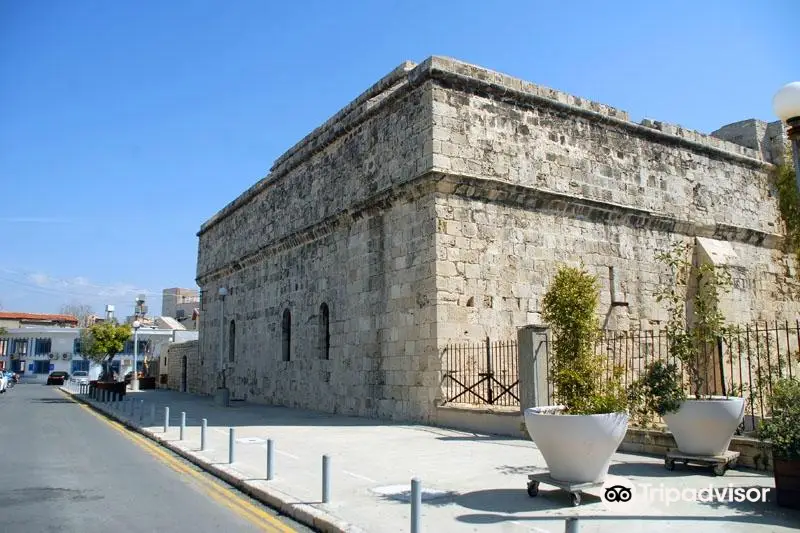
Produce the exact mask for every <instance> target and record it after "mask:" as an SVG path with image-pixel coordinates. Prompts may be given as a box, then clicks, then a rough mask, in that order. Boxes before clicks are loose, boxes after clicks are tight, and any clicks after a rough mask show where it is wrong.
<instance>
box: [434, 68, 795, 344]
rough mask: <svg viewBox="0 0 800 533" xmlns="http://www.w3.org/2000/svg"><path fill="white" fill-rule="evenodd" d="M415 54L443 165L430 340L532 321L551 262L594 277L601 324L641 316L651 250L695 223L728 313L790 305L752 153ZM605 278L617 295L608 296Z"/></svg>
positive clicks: (764, 312)
mask: <svg viewBox="0 0 800 533" xmlns="http://www.w3.org/2000/svg"><path fill="white" fill-rule="evenodd" d="M428 68H430V69H431V71H432V76H433V77H434V78H435V79H436V81H437V84H436V85H435V86H434V88H433V117H432V121H433V124H434V129H433V150H434V165H435V170H436V171H439V172H441V173H442V174H443V175H444V176H445V178H444V179H442V180H441V181H440V182H439V184H438V190H439V191H440V194H438V195H437V200H436V211H437V228H438V233H437V239H436V248H437V259H438V260H437V265H436V272H437V290H438V297H437V301H438V303H439V308H438V310H437V332H438V334H439V341H440V348H441V345H442V344H443V343H447V342H452V341H455V340H465V339H470V340H479V339H483V338H484V337H485V336H487V335H488V336H490V337H493V338H505V339H513V338H515V336H516V334H515V330H516V328H517V327H519V326H521V325H524V324H529V323H537V322H539V321H540V318H539V312H540V310H541V309H540V306H541V299H542V297H543V295H544V293H545V291H546V289H547V287H548V286H549V283H550V280H551V279H552V277H553V276H554V275H555V272H556V271H557V269H558V266H559V264H562V263H569V264H574V265H576V264H579V263H581V262H582V263H584V264H585V265H586V266H587V267H588V268H589V269H590V270H591V271H592V272H594V273H595V274H597V275H598V277H599V278H600V280H601V283H602V286H603V291H602V298H601V306H602V307H601V311H602V316H601V319H602V321H603V324H604V325H605V326H607V327H610V328H636V329H638V328H639V327H640V326H642V325H644V326H645V327H649V325H651V324H652V322H658V321H661V320H664V319H665V318H666V316H665V313H664V309H663V308H662V307H661V306H659V305H658V304H657V303H656V301H655V297H654V292H655V290H656V288H657V287H658V286H659V283H660V280H661V279H663V276H664V274H665V271H664V269H663V268H662V267H661V265H659V264H658V263H657V262H656V261H655V259H654V256H655V254H656V253H658V252H659V251H663V250H666V249H667V248H668V247H669V246H670V243H672V242H676V241H686V242H693V241H694V237H696V236H700V237H705V238H708V239H711V240H717V241H723V242H727V241H730V243H729V244H726V245H727V246H729V247H730V248H731V249H732V250H733V255H732V257H731V258H729V260H728V263H727V264H729V266H732V267H734V277H735V279H734V281H735V284H734V288H733V291H732V293H731V295H730V296H729V297H727V298H726V299H725V301H724V302H723V304H724V308H725V312H726V316H727V318H728V319H729V320H731V321H734V322H748V321H752V320H756V319H759V320H763V319H774V318H776V317H785V316H794V313H796V312H797V310H798V307H797V305H796V304H795V303H793V302H792V298H791V296H790V293H791V291H792V290H796V284H795V283H793V282H792V281H791V280H789V279H787V278H786V274H787V273H788V272H790V271H791V270H792V268H793V267H792V264H791V261H790V259H789V258H787V257H784V255H783V254H782V253H781V252H780V250H779V249H778V247H779V244H780V232H781V221H780V218H779V213H778V209H777V204H776V201H775V198H774V197H773V196H772V194H773V191H772V190H771V188H770V186H769V180H768V170H769V166H768V165H766V164H764V162H763V161H762V160H761V157H762V154H761V153H760V152H757V151H755V150H749V149H747V148H744V147H741V146H738V145H734V144H732V143H729V142H726V141H722V140H719V139H715V138H711V137H704V136H701V135H699V134H696V133H694V132H688V131H686V130H681V129H679V128H677V127H674V126H669V125H665V124H661V123H658V125H657V128H656V124H654V123H651V122H648V124H649V126H647V127H645V126H641V125H636V124H633V123H630V122H627V121H625V120H620V118H619V117H620V116H621V115H620V114H619V113H616V112H614V111H613V110H609V109H604V108H599V109H597V112H593V111H592V110H591V108H592V105H591V104H590V103H586V102H585V101H580V100H577V101H576V100H570V99H563V98H557V99H556V101H551V102H544V101H542V100H541V99H537V98H539V97H538V95H541V92H542V91H541V90H539V91H537V90H535V89H529V88H526V87H525V84H524V83H522V84H520V83H519V82H518V80H513V79H510V78H508V77H505V76H502V75H499V74H496V73H491V72H489V71H485V70H483V69H479V68H477V67H472V66H470V65H463V64H457V63H453V62H452V61H449V60H443V59H439V58H434V59H432V60H430V61H429V65H428ZM498 87H500V88H503V87H506V88H507V89H508V90H507V91H502V90H501V89H499V88H498ZM515 91H516V92H515ZM558 100H560V101H558ZM762 133H763V132H762ZM612 272H613V283H612ZM612 285H614V290H615V292H616V293H617V296H618V297H617V300H619V301H625V302H626V303H627V304H628V305H627V306H615V307H612V306H611V296H612Z"/></svg>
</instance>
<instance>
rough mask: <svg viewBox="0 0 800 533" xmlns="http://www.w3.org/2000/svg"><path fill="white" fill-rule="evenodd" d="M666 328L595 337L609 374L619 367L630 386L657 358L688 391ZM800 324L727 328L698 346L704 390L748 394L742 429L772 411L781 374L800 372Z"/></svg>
mask: <svg viewBox="0 0 800 533" xmlns="http://www.w3.org/2000/svg"><path fill="white" fill-rule="evenodd" d="M669 342H670V340H669V336H668V335H667V333H666V331H664V330H661V331H650V330H648V331H604V332H602V334H601V335H600V337H599V338H598V341H597V344H596V346H597V350H598V353H601V354H603V353H604V354H605V355H606V361H607V365H606V370H607V372H606V377H607V378H610V376H611V375H612V372H613V371H614V369H615V368H616V369H618V370H619V371H621V376H622V381H623V384H624V385H626V386H627V385H630V384H631V383H632V382H633V381H634V380H636V379H637V378H638V377H639V376H640V375H642V373H643V372H644V370H645V368H646V367H647V365H649V364H651V363H653V362H654V361H659V360H660V361H665V362H668V363H675V364H676V365H677V366H678V368H679V369H680V371H681V373H682V375H683V378H684V382H685V383H687V389H686V392H687V393H689V394H691V393H692V392H693V388H692V387H691V386H690V385H688V384H689V380H690V376H689V374H688V372H687V369H686V368H684V366H683V365H682V364H681V362H680V361H678V360H675V359H674V358H673V357H671V356H670V355H669ZM799 350H800V322H798V321H795V322H794V323H791V322H788V321H784V322H759V323H754V324H748V325H743V326H733V327H729V328H728V329H727V330H726V332H725V333H724V334H723V335H721V336H720V337H718V338H717V339H716V342H714V343H711V344H709V345H707V346H703V347H701V349H700V350H699V352H700V353H699V360H698V369H699V374H700V378H701V379H702V385H701V386H700V387H698V388H699V392H700V393H701V394H710V395H720V396H725V395H730V396H742V397H744V398H745V401H746V407H745V419H744V421H743V423H742V428H741V429H742V430H743V431H752V430H753V429H755V428H756V427H758V423H759V421H760V420H761V419H763V418H764V417H766V416H769V415H770V411H769V404H768V398H769V395H770V393H771V392H772V386H773V384H774V383H775V381H776V380H778V379H779V378H781V377H797V376H798V375H800V351H799Z"/></svg>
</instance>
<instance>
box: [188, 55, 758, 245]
mask: <svg viewBox="0 0 800 533" xmlns="http://www.w3.org/2000/svg"><path fill="white" fill-rule="evenodd" d="M428 80H432V81H434V82H435V83H438V84H440V85H442V86H444V87H450V88H453V89H454V90H462V91H470V92H473V93H475V94H480V95H482V96H486V97H489V98H492V99H494V100H497V101H501V102H507V103H510V104H512V105H516V106H520V107H529V108H535V107H544V108H548V109H552V110H554V111H556V112H560V113H564V114H569V115H572V116H576V117H581V118H584V119H586V120H590V121H592V122H596V123H601V124H607V125H609V126H612V127H616V128H619V129H621V130H623V131H626V132H627V133H629V134H632V135H636V136H638V137H642V138H645V139H649V140H652V141H654V142H657V143H662V144H665V145H671V146H678V147H682V148H686V149H689V150H691V151H694V152H698V153H703V154H706V155H708V156H710V157H714V158H718V159H726V160H729V161H733V162H735V163H738V164H742V165H746V166H748V167H751V168H756V169H761V170H764V169H769V168H772V165H771V164H769V163H766V162H764V161H762V160H760V159H758V158H757V152H755V151H754V150H750V149H748V148H745V147H742V146H739V145H736V144H733V143H730V142H727V141H722V140H720V139H716V138H714V137H711V136H707V135H702V134H699V133H696V132H693V131H690V130H685V129H683V128H680V127H678V126H672V125H669V124H662V123H660V122H655V123H653V124H654V127H649V126H644V125H641V124H636V123H634V122H630V121H629V120H627V114H626V113H625V112H622V111H618V110H616V109H614V108H611V107H609V106H605V105H603V104H598V103H596V102H591V101H588V100H584V99H581V98H577V97H574V96H572V95H569V94H566V93H563V92H560V91H555V90H553V89H548V88H545V87H541V86H538V85H535V84H532V83H528V82H525V81H523V80H520V79H517V78H513V77H511V76H507V75H505V74H500V73H497V72H494V71H491V70H488V69H485V68H482V67H477V66H475V65H470V64H468V63H464V62H461V61H457V60H454V59H450V58H446V57H438V56H432V57H429V58H428V59H426V60H425V61H423V62H422V63H420V64H419V65H415V64H414V63H412V62H410V61H406V62H404V63H402V64H401V65H400V66H398V67H397V68H395V69H394V70H392V71H391V72H390V73H389V74H387V75H386V76H384V77H383V78H382V79H381V80H379V81H378V82H377V83H375V84H374V85H373V86H372V87H370V88H369V89H367V90H366V91H365V92H364V93H362V94H361V95H360V96H359V97H358V98H356V99H355V100H353V101H352V102H351V103H350V104H348V105H347V106H345V107H344V108H342V109H341V110H340V111H339V112H337V113H336V114H335V115H333V116H332V117H331V118H330V119H329V120H327V121H326V122H325V123H324V124H322V125H320V126H319V127H317V128H316V129H315V130H314V131H312V132H311V133H310V134H308V135H307V136H305V137H304V138H303V139H302V140H300V141H299V142H298V143H296V144H295V145H294V146H293V147H292V148H290V149H289V150H288V151H287V152H286V153H284V154H283V155H281V156H280V157H279V158H278V159H276V161H275V163H274V165H273V166H272V168H271V170H270V174H269V175H267V176H266V177H265V178H263V179H261V180H259V181H258V182H257V183H256V184H254V185H253V186H252V187H250V188H249V189H247V190H246V191H245V192H244V193H242V194H241V195H240V196H239V197H238V198H236V199H234V200H233V201H232V202H230V203H229V204H228V205H226V206H225V207H224V208H222V209H221V210H220V211H219V212H217V213H216V214H214V215H213V216H212V217H211V218H210V219H209V220H208V221H206V222H205V223H204V224H203V225H202V226H201V227H200V230H199V231H198V232H197V236H198V237H199V236H202V235H203V234H204V233H205V232H206V231H208V230H209V229H211V228H212V227H214V226H215V225H216V224H218V223H219V222H221V221H222V220H224V219H225V218H227V217H228V216H230V215H231V214H233V213H234V212H235V211H236V210H238V209H239V208H241V207H243V206H245V205H246V204H247V203H248V202H250V201H251V200H252V199H253V198H254V197H255V196H257V195H258V194H260V193H262V192H263V191H264V190H266V189H268V188H269V187H270V186H272V185H274V184H275V182H276V181H277V180H279V179H280V178H281V177H283V176H285V175H286V174H288V173H289V172H291V171H292V170H293V169H295V168H297V166H299V165H300V164H302V163H303V162H304V161H307V160H308V159H309V158H311V157H313V156H314V155H315V154H316V153H318V152H320V151H322V150H324V149H325V148H326V147H327V146H329V145H330V144H331V143H333V142H334V141H336V140H337V139H338V138H340V137H341V136H343V135H346V134H348V133H350V132H351V131H353V130H354V129H356V128H357V127H358V126H359V125H360V124H362V123H363V122H364V121H365V120H367V119H369V118H370V117H371V116H374V115H375V114H376V113H377V112H378V111H379V110H381V109H382V108H383V107H384V106H385V105H387V104H388V103H390V102H392V101H394V100H395V99H397V98H399V97H400V96H402V95H404V94H406V93H407V92H408V91H409V90H412V89H413V88H415V87H418V86H420V85H422V84H423V83H425V82H426V81H428ZM659 128H660V129H659Z"/></svg>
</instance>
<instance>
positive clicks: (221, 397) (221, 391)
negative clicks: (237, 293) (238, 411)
mask: <svg viewBox="0 0 800 533" xmlns="http://www.w3.org/2000/svg"><path fill="white" fill-rule="evenodd" d="M217 294H218V295H219V359H218V364H217V372H219V374H218V375H217V379H218V384H217V394H216V395H215V399H216V403H217V405H219V406H221V407H227V406H228V403H229V401H230V391H229V390H228V388H227V387H226V384H225V370H224V369H223V365H224V364H225V363H224V361H225V359H224V354H225V297H226V296H227V295H228V289H227V288H225V287H220V288H219V290H218V291H217Z"/></svg>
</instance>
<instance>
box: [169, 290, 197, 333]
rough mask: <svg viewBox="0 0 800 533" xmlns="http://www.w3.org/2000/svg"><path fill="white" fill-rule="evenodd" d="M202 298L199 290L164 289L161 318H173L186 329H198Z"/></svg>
mask: <svg viewBox="0 0 800 533" xmlns="http://www.w3.org/2000/svg"><path fill="white" fill-rule="evenodd" d="M199 307H200V296H199V292H198V291H197V289H182V288H177V287H176V288H172V289H164V290H163V292H162V299H161V316H165V317H172V318H174V319H175V320H177V321H178V322H180V323H181V324H183V326H184V327H185V328H186V329H192V330H194V329H197V315H198V313H199Z"/></svg>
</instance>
